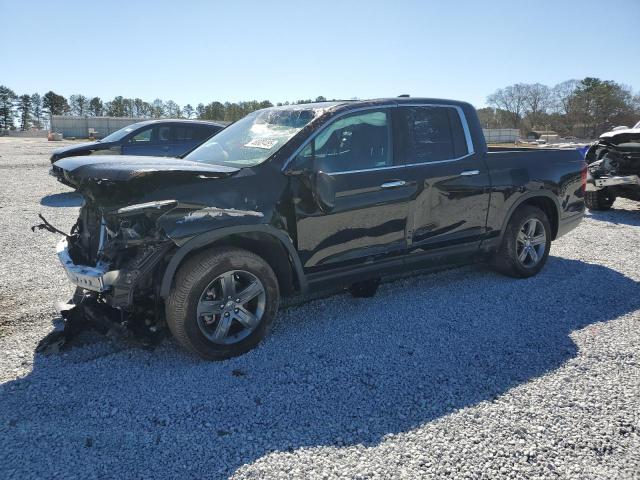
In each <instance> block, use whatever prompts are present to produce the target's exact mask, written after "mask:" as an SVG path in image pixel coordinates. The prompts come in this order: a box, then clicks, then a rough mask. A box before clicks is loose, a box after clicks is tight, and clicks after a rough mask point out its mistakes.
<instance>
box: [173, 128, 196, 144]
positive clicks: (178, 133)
mask: <svg viewBox="0 0 640 480" xmlns="http://www.w3.org/2000/svg"><path fill="white" fill-rule="evenodd" d="M193 137H194V127H192V126H189V125H186V126H184V125H178V126H175V127H173V139H174V140H176V141H178V142H186V141H189V140H193Z"/></svg>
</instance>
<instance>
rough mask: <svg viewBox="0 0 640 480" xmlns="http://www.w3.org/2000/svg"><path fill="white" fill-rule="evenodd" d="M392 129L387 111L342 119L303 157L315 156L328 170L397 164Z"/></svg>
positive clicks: (316, 162) (317, 164)
mask: <svg viewBox="0 0 640 480" xmlns="http://www.w3.org/2000/svg"><path fill="white" fill-rule="evenodd" d="M391 148H392V142H391V128H390V121H389V114H388V113H387V112H386V111H373V112H366V113H358V114H354V115H349V116H347V117H342V118H339V119H338V120H335V121H334V122H333V123H332V124H330V125H329V126H328V127H327V128H325V129H324V130H323V131H322V132H320V133H319V134H318V136H317V137H316V138H315V139H314V140H313V141H312V142H311V143H310V144H309V145H308V146H307V148H305V150H304V151H303V152H302V153H301V155H300V157H303V159H301V160H303V161H304V158H305V157H306V158H309V157H311V158H312V159H313V163H314V169H315V170H316V171H323V172H326V173H335V172H346V171H351V170H369V169H372V168H379V167H386V166H390V165H392V164H393V155H392V150H391Z"/></svg>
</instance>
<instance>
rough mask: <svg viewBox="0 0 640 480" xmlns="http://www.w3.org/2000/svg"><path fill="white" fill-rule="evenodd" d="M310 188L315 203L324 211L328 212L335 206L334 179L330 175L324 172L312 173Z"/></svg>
mask: <svg viewBox="0 0 640 480" xmlns="http://www.w3.org/2000/svg"><path fill="white" fill-rule="evenodd" d="M311 190H312V192H313V198H314V199H315V201H316V203H317V204H318V206H319V207H320V210H322V211H323V212H325V213H328V212H330V211H331V210H333V209H334V207H335V206H336V189H335V181H334V179H333V177H332V176H331V175H327V174H326V173H324V172H316V173H314V174H312V178H311Z"/></svg>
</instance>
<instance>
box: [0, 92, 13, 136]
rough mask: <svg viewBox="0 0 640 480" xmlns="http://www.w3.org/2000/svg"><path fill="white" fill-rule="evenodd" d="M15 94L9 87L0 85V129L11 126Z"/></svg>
mask: <svg viewBox="0 0 640 480" xmlns="http://www.w3.org/2000/svg"><path fill="white" fill-rule="evenodd" d="M15 101H16V94H15V92H14V91H13V90H11V89H10V88H9V87H5V86H4V85H0V130H9V129H10V128H13V127H14V125H13V117H14V115H15V112H14V107H15Z"/></svg>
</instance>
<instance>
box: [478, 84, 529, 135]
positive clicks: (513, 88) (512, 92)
mask: <svg viewBox="0 0 640 480" xmlns="http://www.w3.org/2000/svg"><path fill="white" fill-rule="evenodd" d="M487 103H488V104H489V105H491V106H492V107H495V108H499V109H501V110H504V111H505V112H507V114H508V116H509V120H510V124H511V126H512V127H513V128H520V124H521V122H522V117H523V116H524V114H525V113H526V107H527V86H526V85H524V84H522V83H516V84H515V85H509V86H508V87H505V88H500V89H498V90H496V91H495V93H493V94H492V95H489V96H488V97H487Z"/></svg>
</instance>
